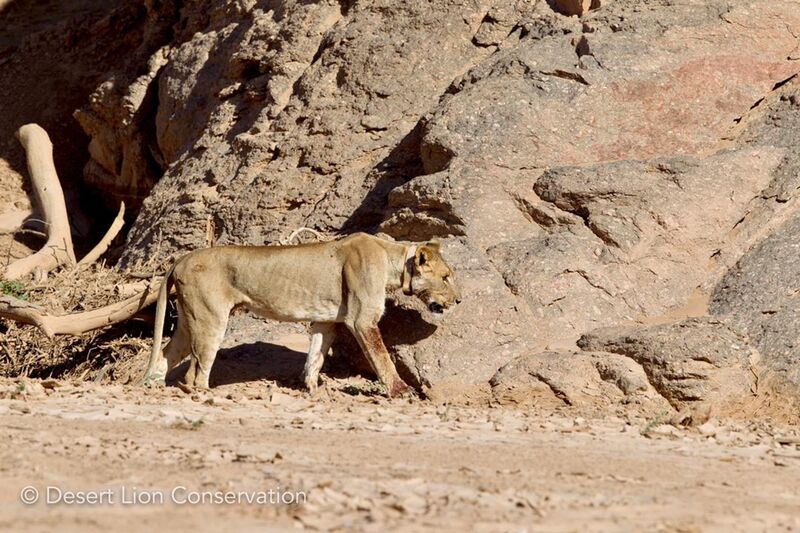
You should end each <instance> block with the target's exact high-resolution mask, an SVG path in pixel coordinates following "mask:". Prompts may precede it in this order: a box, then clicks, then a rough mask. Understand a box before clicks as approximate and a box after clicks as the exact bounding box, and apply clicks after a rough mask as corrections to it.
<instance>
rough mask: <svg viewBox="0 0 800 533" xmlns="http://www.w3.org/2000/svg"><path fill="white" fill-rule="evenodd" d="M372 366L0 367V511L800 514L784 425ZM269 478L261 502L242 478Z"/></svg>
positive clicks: (272, 522)
mask: <svg viewBox="0 0 800 533" xmlns="http://www.w3.org/2000/svg"><path fill="white" fill-rule="evenodd" d="M369 385H370V384H369V382H366V381H363V380H359V379H357V378H350V379H348V380H328V381H327V382H326V385H325V387H324V390H323V392H322V393H321V394H320V396H319V397H318V398H314V399H311V398H309V397H307V396H306V395H305V394H304V393H303V392H302V391H299V390H295V389H292V388H285V387H279V386H276V385H275V384H274V383H271V382H268V381H254V382H249V383H236V384H229V385H222V386H219V387H216V388H215V389H213V390H212V391H210V392H207V393H202V394H195V395H187V394H184V393H183V392H181V391H180V390H178V389H177V388H168V389H142V388H137V387H131V386H120V385H95V384H87V383H77V382H76V383H72V382H67V381H57V380H49V381H47V380H46V381H36V380H23V381H19V380H10V379H3V380H0V398H2V399H0V427H2V428H3V437H2V439H0V530H7V531H44V530H51V529H54V528H58V529H59V530H62V531H106V530H109V529H112V528H118V527H120V525H122V524H125V527H126V529H130V530H140V529H142V530H144V529H148V530H149V529H152V528H154V527H158V526H160V525H163V524H166V523H169V524H170V527H175V528H176V529H178V530H188V529H192V530H203V529H207V528H208V527H209V526H214V528H215V529H219V528H222V529H223V530H225V529H227V530H231V531H234V530H235V531H248V530H258V531H265V530H267V531H269V530H286V529H290V528H300V529H311V530H329V529H333V530H345V529H351V530H357V531H361V530H363V531H384V530H386V529H387V528H388V529H392V530H400V531H421V530H438V531H443V530H444V531H464V530H467V529H473V530H477V531H579V530H580V531H622V530H627V531H631V530H639V531H644V530H661V531H715V530H716V531H731V530H747V531H757V530H772V531H774V530H776V529H782V530H792V529H795V528H800V511H798V510H800V491H798V484H797V479H798V478H800V450H798V442H800V438H798V435H797V433H796V430H795V429H793V428H789V427H775V426H773V425H771V424H767V423H764V422H748V423H744V422H733V421H718V420H712V421H710V422H708V423H706V424H704V425H703V426H701V427H699V428H676V427H673V426H670V425H660V424H659V423H658V422H659V420H658V419H652V418H651V419H648V418H647V417H644V416H642V417H638V416H633V417H626V416H625V415H623V416H613V415H611V416H610V415H609V414H608V413H606V414H605V416H601V415H602V413H578V412H573V411H565V410H561V411H558V410H556V411H552V410H550V411H541V410H526V411H522V410H515V409H509V408H498V407H491V406H453V405H450V406H448V405H434V404H432V403H430V402H426V401H422V400H401V401H388V400H385V399H383V398H381V397H377V396H370V395H365V394H359V392H363V391H368V390H369V389H370V386H369ZM643 433H644V434H643ZM27 486H32V487H34V488H36V489H37V490H38V491H39V494H40V499H39V501H38V502H37V503H35V504H33V505H24V504H23V503H21V501H20V491H21V490H22V489H23V488H24V487H27ZM48 487H52V488H50V489H48ZM176 488H177V491H178V492H177V493H174V492H173V491H175V490H176ZM48 490H49V494H48ZM123 490H124V491H125V493H124V494H123V493H122V491H123ZM270 490H272V491H273V492H272V494H273V496H272V500H269V501H272V502H273V503H272V504H271V503H269V501H267V502H266V503H265V502H264V501H263V500H262V502H261V503H256V504H247V503H246V502H244V501H242V498H243V496H236V495H240V494H245V495H247V494H254V495H256V496H255V497H258V494H262V498H264V497H266V498H270V496H269V495H268V494H269V491H270ZM59 491H60V494H61V495H59ZM68 491H72V493H74V496H72V497H75V498H77V497H79V495H80V494H84V495H86V494H90V493H92V492H94V493H102V492H103V491H105V493H106V494H110V496H108V497H106V500H105V501H104V503H102V504H96V505H91V504H84V505H77V504H67V503H65V502H64V501H63V500H64V499H65V498H67V497H69V496H68V495H67V492H68ZM229 493H232V494H234V496H229V497H232V498H234V497H238V498H239V500H238V503H237V502H234V503H229V504H224V503H216V504H215V503H208V502H206V503H199V504H194V505H192V504H189V503H186V500H191V499H192V498H198V497H206V498H210V497H211V496H208V494H212V495H214V494H216V495H218V496H216V497H218V498H221V497H223V496H224V495H225V494H229ZM159 494H160V495H161V497H163V500H164V502H163V503H160V502H159V501H157V499H158V497H159V496H158V495H159ZM203 495H205V496H203ZM219 495H222V496H219ZM264 495H266V496H264ZM48 497H49V498H50V499H51V500H59V499H60V500H61V502H60V503H54V504H49V505H48V504H47V503H46V501H45V500H46V499H47V498H48ZM292 497H296V498H298V499H304V501H303V502H301V503H299V504H290V505H284V504H282V503H274V501H275V499H276V498H277V499H278V500H280V498H284V499H286V498H289V499H291V498H292ZM148 498H149V499H150V500H151V501H150V503H147V502H148ZM123 499H124V500H125V501H123ZM152 500H156V501H152ZM131 501H139V503H138V504H134V503H130V502H131Z"/></svg>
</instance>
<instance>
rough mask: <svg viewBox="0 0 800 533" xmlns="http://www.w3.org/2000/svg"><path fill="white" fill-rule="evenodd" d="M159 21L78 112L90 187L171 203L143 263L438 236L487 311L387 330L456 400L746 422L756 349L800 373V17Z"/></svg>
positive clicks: (341, 16)
mask: <svg viewBox="0 0 800 533" xmlns="http://www.w3.org/2000/svg"><path fill="white" fill-rule="evenodd" d="M145 5H146V6H147V9H148V10H149V11H148V13H151V14H155V13H160V14H162V15H163V16H159V17H151V19H148V20H149V22H147V24H146V27H147V28H150V29H151V31H150V32H149V33H148V32H147V31H146V32H145V33H144V35H145V36H148V35H150V36H152V39H149V40H148V39H147V38H144V39H143V40H142V42H141V45H140V46H139V47H138V48H137V50H138V52H137V53H139V54H141V55H142V56H143V59H142V60H141V61H139V62H138V64H139V65H140V66H139V67H138V68H128V69H125V71H124V72H123V73H122V74H118V75H115V76H114V77H112V78H110V79H109V80H108V81H107V82H106V83H104V84H102V85H101V86H100V87H99V88H98V89H97V91H95V93H94V96H93V97H92V100H91V101H90V102H89V103H88V104H87V105H86V106H84V107H83V108H82V110H81V111H80V112H79V114H78V118H79V120H80V122H81V124H82V125H83V126H84V128H85V129H86V131H87V133H88V134H89V135H90V136H91V138H92V140H91V144H90V153H91V156H92V160H91V162H90V163H89V164H88V165H87V167H86V171H85V172H86V174H87V177H89V179H90V181H91V182H92V183H94V184H95V185H96V186H97V187H99V188H100V189H101V190H106V191H112V192H114V193H115V194H119V195H124V194H128V195H131V196H132V197H137V198H145V197H146V198H145V199H144V201H143V203H142V207H141V211H140V213H139V216H138V219H137V221H136V222H135V224H134V226H133V228H132V230H131V232H130V233H129V235H128V241H127V244H126V248H125V251H124V253H123V256H122V259H121V264H122V266H123V267H126V268H130V267H134V266H136V265H137V264H138V263H140V262H144V261H147V260H148V259H150V258H151V257H152V256H153V255H157V256H158V257H159V258H165V257H166V256H168V255H171V254H177V253H182V252H183V251H186V250H187V249H191V248H196V247H201V246H207V245H219V244H225V243H249V244H262V243H275V242H278V241H279V240H280V239H281V238H283V237H285V236H287V235H288V234H289V233H290V232H291V231H292V230H294V229H295V228H298V227H301V226H309V227H313V228H316V229H318V230H321V231H323V232H326V233H328V234H331V235H333V234H338V233H348V232H351V231H355V230H367V231H373V232H381V233H383V234H384V235H386V236H388V237H390V238H394V239H402V240H412V241H419V240H423V239H428V238H430V237H439V238H441V239H442V240H443V243H444V246H443V249H444V254H445V257H447V258H448V259H449V260H450V261H451V262H452V264H453V266H454V267H455V269H456V271H457V273H458V277H459V281H460V282H461V284H462V285H463V286H464V291H463V292H464V295H465V299H464V302H463V303H462V304H461V306H459V308H458V309H457V310H456V311H455V312H454V313H453V314H451V315H449V316H448V318H447V319H446V320H445V321H443V322H442V323H441V324H436V325H427V322H426V319H427V318H426V316H425V315H424V313H418V312H413V311H403V310H401V307H402V306H400V307H397V308H394V307H392V308H391V310H390V313H389V314H387V317H386V319H385V320H384V325H383V327H384V331H385V332H386V335H387V338H389V337H393V340H392V341H391V342H389V344H390V345H391V346H392V350H393V351H394V352H395V355H396V357H397V360H398V362H399V364H400V366H401V367H402V371H403V372H404V373H405V375H406V376H407V377H408V379H409V380H411V381H413V382H415V383H416V384H417V385H418V386H419V387H421V388H423V389H426V390H427V391H428V392H429V394H431V395H434V396H435V395H436V393H437V391H438V392H441V393H442V395H445V396H446V395H448V394H449V393H450V392H452V391H456V390H460V389H459V388H463V387H476V388H478V389H480V388H481V387H483V388H485V387H486V386H487V385H486V384H487V382H488V380H489V379H490V378H492V376H494V378H492V383H491V386H492V390H493V393H494V394H495V396H496V397H498V396H504V397H508V398H511V397H514V398H516V399H515V400H513V401H522V400H521V397H520V396H519V394H517V393H516V392H514V391H519V390H527V391H529V393H526V394H528V396H529V397H530V398H543V399H547V401H558V402H564V401H566V402H568V403H571V402H581V401H585V400H586V401H588V400H587V399H589V398H592V397H593V395H595V393H597V394H599V395H600V397H602V398H605V399H604V400H603V401H604V402H612V401H622V400H624V399H625V398H628V397H630V396H631V395H634V396H635V395H644V397H647V398H655V399H656V400H659V401H668V402H669V403H670V404H671V405H672V406H673V407H675V408H677V409H682V408H684V407H687V406H688V405H689V404H692V405H694V404H696V403H698V402H700V403H702V402H708V401H712V402H714V401H718V402H721V403H720V404H722V403H725V402H729V401H730V402H733V401H734V399H733V397H735V396H736V393H735V392H733V390H728V389H727V388H725V387H723V385H722V384H723V383H724V382H725V381H726V380H728V379H730V380H732V381H731V383H734V384H735V386H734V388H736V390H737V391H738V392H739V394H740V395H748V394H751V393H750V388H751V386H752V385H753V383H751V382H750V381H749V380H750V378H749V376H748V372H749V369H750V365H751V362H750V355H751V351H752V350H751V346H750V344H752V349H756V351H758V352H760V356H763V365H766V367H768V368H772V369H774V370H775V372H776V374H779V375H781V376H784V377H785V378H786V379H787V380H788V381H789V382H791V381H795V380H796V378H797V377H798V374H797V372H796V368H795V367H796V365H794V364H793V362H794V360H795V359H796V357H797V356H796V354H795V351H794V343H793V341H792V339H791V336H792V334H793V332H794V331H796V328H794V327H793V326H794V324H795V319H794V315H793V314H792V313H794V311H792V309H794V306H793V305H791V302H792V301H793V300H792V298H794V296H793V293H792V291H793V290H794V285H793V283H794V280H795V276H794V275H793V274H792V273H791V272H790V269H791V265H792V264H793V263H791V262H783V261H782V259H780V258H781V257H783V256H786V257H792V255H793V254H794V252H795V251H796V250H794V248H792V247H791V246H792V244H791V243H792V240H793V237H794V233H793V232H795V231H796V228H795V227H794V226H795V225H797V224H796V223H793V220H794V219H795V217H794V214H795V212H796V209H795V205H796V196H797V193H796V191H797V188H798V185H800V184H798V183H797V180H798V177H797V176H798V175H800V172H798V170H800V169H798V166H797V165H798V161H800V160H798V157H800V156H798V155H797V154H798V153H800V152H799V151H798V145H799V144H800V139H798V137H797V135H798V134H797V133H795V132H796V131H798V129H797V127H796V126H797V122H796V121H797V120H798V119H797V118H796V115H797V111H798V101H800V97H798V95H797V94H796V89H795V87H796V80H795V79H794V78H793V76H795V75H796V73H797V72H798V71H800V63H798V61H797V60H798V59H800V53H798V52H797V50H798V49H799V48H798V40H797V37H796V35H800V12H798V10H797V9H796V4H795V3H793V2H780V1H778V2H768V3H767V2H757V1H755V0H734V1H729V0H726V1H722V0H712V1H708V2H700V1H693V0H681V1H677V2H657V1H652V2H651V1H648V2H641V1H634V0H618V1H615V2H611V3H607V2H560V1H554V2H545V1H535V0H527V1H526V0H517V1H515V2H501V1H491V0H472V1H468V2H456V1H452V0H435V1H432V2H416V1H411V2H397V1H394V0H382V1H376V2H344V1H343V2H334V1H332V0H320V1H318V2H300V1H294V0H270V1H266V0H265V1H255V0H235V1H234V0H229V1H222V0H220V1H214V2H212V1H210V0H208V1H195V2H184V3H181V4H178V3H172V2H147V3H146V4H145ZM178 6H180V7H178ZM559 11H561V13H560V12H559ZM562 13H566V14H573V15H580V17H575V16H572V17H570V16H565V15H564V14H562ZM165 25H166V26H165ZM167 26H168V27H169V28H170V32H171V33H170V35H169V39H167V40H166V42H165V41H164V39H163V36H164V35H165V33H164V31H165V29H164V28H166V27H167ZM144 56H147V57H146V59H145V58H144ZM765 273H769V274H770V275H771V276H772V277H773V278H774V279H772V281H768V280H767V279H766V278H765V277H764V275H765ZM712 292H713V297H712V300H711V310H710V311H711V313H712V314H714V315H717V317H716V318H704V319H700V320H697V321H691V320H690V321H688V322H686V321H683V319H684V318H685V317H687V316H700V315H705V314H706V312H707V309H706V308H705V305H704V304H705V300H706V297H707V295H709V294H711V293H712ZM767 306H773V307H770V308H769V309H767ZM656 319H657V320H658V321H660V322H662V323H663V322H666V323H672V325H666V326H658V327H656V326H648V327H644V326H641V325H639V326H635V325H634V326H631V324H632V323H633V322H635V321H640V322H641V321H652V320H656ZM620 323H625V324H627V325H626V326H625V327H626V328H628V329H626V330H624V331H622V330H615V331H616V332H615V333H613V334H612V333H609V332H608V330H603V331H605V332H595V333H590V332H592V331H593V330H595V329H597V328H607V327H610V326H615V325H618V324H620ZM631 328H632V329H631ZM654 328H655V329H654ZM587 333H588V334H589V335H587ZM582 336H583V340H582V341H581V347H585V349H586V350H588V351H584V352H581V351H579V349H578V347H577V346H576V344H575V342H576V341H577V340H578V339H580V338H581V337H582ZM698 354H699V355H698ZM697 357H699V359H697ZM512 361H513V362H512ZM509 362H511V363H510V366H509V365H507V363H509ZM504 365H506V366H504ZM500 367H503V370H501V371H500V372H499V373H497V374H495V373H496V371H497V369H498V368H500ZM681 372H686V373H688V374H686V376H688V375H689V374H691V375H692V376H694V377H692V378H691V379H688V378H687V379H684V377H686V376H685V375H684V374H681ZM692 380H695V381H692ZM723 389H725V390H723ZM448 391H449V392H448ZM530 391H535V392H530ZM543 401H544V400H543Z"/></svg>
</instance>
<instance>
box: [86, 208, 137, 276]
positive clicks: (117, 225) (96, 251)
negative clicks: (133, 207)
mask: <svg viewBox="0 0 800 533" xmlns="http://www.w3.org/2000/svg"><path fill="white" fill-rule="evenodd" d="M124 225H125V202H121V203H120V204H119V212H118V213H117V217H116V218H115V219H114V222H112V223H111V227H109V228H108V231H106V234H105V235H104V236H103V238H102V239H100V242H98V243H97V244H96V245H95V247H94V248H92V250H91V251H90V252H89V253H88V254H86V255H85V256H84V257H83V259H81V260H80V261H79V262H78V268H80V267H85V266H89V265H91V264H92V263H94V262H95V261H97V260H98V259H100V257H101V256H102V255H103V254H104V253H106V250H108V247H109V246H111V242H112V241H113V240H114V239H115V238H116V237H117V235H119V232H120V231H121V230H122V226H124Z"/></svg>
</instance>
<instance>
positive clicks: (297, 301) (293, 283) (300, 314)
mask: <svg viewBox="0 0 800 533" xmlns="http://www.w3.org/2000/svg"><path fill="white" fill-rule="evenodd" d="M287 255H288V254H287ZM282 259H283V258H282V257H281V256H280V255H276V256H273V257H272V258H271V260H270V261H265V264H264V265H263V266H262V268H260V269H259V270H258V277H257V278H250V279H247V280H244V279H241V280H240V281H241V282H242V283H241V285H240V287H241V288H242V289H243V292H244V294H245V295H246V296H247V299H246V301H245V304H246V305H247V307H248V308H250V310H251V311H253V312H254V313H256V314H258V315H261V316H263V317H266V318H271V319H273V320H282V321H287V322H337V321H339V320H341V319H342V318H343V317H344V311H345V310H344V305H343V303H342V279H341V275H340V274H339V271H340V268H339V267H338V265H336V264H335V263H334V261H332V260H329V261H324V260H322V261H320V260H317V261H315V262H311V263H306V264H305V265H304V264H302V263H301V264H298V262H294V261H289V260H287V261H284V260H282ZM289 259H291V257H289ZM331 259H332V258H331ZM325 263H329V264H325Z"/></svg>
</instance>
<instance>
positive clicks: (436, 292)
mask: <svg viewBox="0 0 800 533" xmlns="http://www.w3.org/2000/svg"><path fill="white" fill-rule="evenodd" d="M410 288H411V293H412V294H414V295H415V296H416V297H417V298H419V299H420V300H422V301H423V302H424V303H425V305H426V306H427V307H428V310H429V311H430V312H432V313H434V314H442V313H444V312H445V310H446V309H449V308H451V307H453V306H454V305H456V304H458V303H460V302H461V291H460V290H459V288H458V285H457V284H456V279H455V276H454V275H453V269H452V268H450V265H448V264H447V263H446V262H445V260H444V259H443V258H442V256H441V254H440V253H439V243H438V242H436V241H431V242H426V243H425V244H421V245H419V246H418V247H417V251H416V254H415V255H414V260H413V271H412V275H411V287H410Z"/></svg>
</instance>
